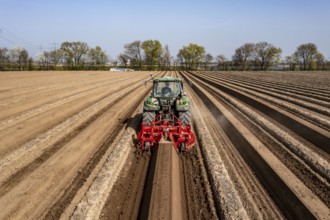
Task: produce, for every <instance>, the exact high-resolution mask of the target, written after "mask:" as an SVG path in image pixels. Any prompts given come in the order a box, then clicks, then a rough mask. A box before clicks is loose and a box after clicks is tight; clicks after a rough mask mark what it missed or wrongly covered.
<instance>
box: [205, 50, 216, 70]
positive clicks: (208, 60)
mask: <svg viewBox="0 0 330 220" xmlns="http://www.w3.org/2000/svg"><path fill="white" fill-rule="evenodd" d="M213 60H214V58H213V56H212V55H211V54H209V53H207V54H206V55H204V57H203V59H202V63H203V66H204V70H207V68H208V66H209V65H210V64H211V63H212V61H213Z"/></svg>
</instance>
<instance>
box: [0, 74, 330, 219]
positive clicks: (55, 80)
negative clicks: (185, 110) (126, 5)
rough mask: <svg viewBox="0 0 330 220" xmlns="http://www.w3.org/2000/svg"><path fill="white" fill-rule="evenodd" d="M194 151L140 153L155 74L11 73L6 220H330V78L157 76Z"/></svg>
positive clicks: (0, 107)
mask: <svg viewBox="0 0 330 220" xmlns="http://www.w3.org/2000/svg"><path fill="white" fill-rule="evenodd" d="M153 75H154V76H155V75H157V76H163V75H167V76H179V77H183V78H184V79H185V80H188V79H189V80H192V82H193V86H192V87H190V86H189V85H188V83H185V90H186V92H187V96H188V97H190V99H191V106H192V109H191V111H192V114H193V126H194V130H195V134H196V137H197V141H196V144H195V146H194V148H193V150H192V151H190V152H188V153H181V154H179V155H178V154H177V153H176V152H175V151H174V149H173V147H171V146H167V145H170V144H165V145H166V146H162V148H161V149H158V152H155V153H152V154H151V155H149V154H143V155H139V156H138V155H136V154H135V145H136V134H137V132H138V130H139V129H140V123H141V117H142V106H141V103H142V101H143V99H144V98H145V96H147V95H148V94H149V92H150V89H151V83H150V82H148V83H147V85H146V86H144V85H143V82H144V80H149V79H150V72H125V73H123V72H99V71H98V72H87V71H86V72H1V73H0V88H1V91H0V140H1V142H0V172H1V176H0V210H1V212H0V219H69V218H71V219H92V218H93V219H138V218H139V219H146V218H150V219H158V218H165V219H169V218H172V219H219V218H224V219H232V218H235V219H236V218H237V219H247V218H250V219H265V218H271V219H285V218H296V219H297V218H306V217H310V218H318V219H329V218H330V209H329V207H330V196H329V191H330V165H329V163H330V156H329V147H328V146H329V145H328V144H329V142H330V84H329V82H330V74H329V73H328V72H311V73H298V72H295V73H280V72H267V73H263V72H257V73H255V72H244V73H242V72H231V73H229V72H224V73H221V72H217V73H214V72H212V73H208V72H183V73H178V72H167V73H164V72H157V73H153Z"/></svg>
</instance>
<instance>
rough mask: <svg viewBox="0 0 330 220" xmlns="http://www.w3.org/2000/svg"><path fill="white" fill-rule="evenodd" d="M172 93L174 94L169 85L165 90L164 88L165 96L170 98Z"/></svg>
mask: <svg viewBox="0 0 330 220" xmlns="http://www.w3.org/2000/svg"><path fill="white" fill-rule="evenodd" d="M171 93H172V90H171V89H170V88H169V87H167V85H166V86H165V87H164V88H162V95H163V96H165V97H168V96H170V95H171Z"/></svg>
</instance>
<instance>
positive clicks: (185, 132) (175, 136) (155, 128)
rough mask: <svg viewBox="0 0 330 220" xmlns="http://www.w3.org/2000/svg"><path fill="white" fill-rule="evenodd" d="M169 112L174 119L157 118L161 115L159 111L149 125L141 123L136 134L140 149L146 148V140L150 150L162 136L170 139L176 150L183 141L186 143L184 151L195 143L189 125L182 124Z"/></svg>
mask: <svg viewBox="0 0 330 220" xmlns="http://www.w3.org/2000/svg"><path fill="white" fill-rule="evenodd" d="M170 114H171V115H172V117H173V118H174V120H169V119H163V120H159V119H160V117H161V116H162V113H161V114H159V115H158V116H157V117H156V118H155V120H154V121H153V122H152V125H151V126H147V125H144V123H142V126H141V131H140V132H139V134H138V136H137V139H138V142H139V148H140V149H139V150H140V151H145V150H146V149H145V144H146V143H148V142H149V144H150V145H149V147H150V149H151V150H154V149H156V148H157V147H158V144H159V141H160V140H161V139H162V138H163V137H164V138H165V139H168V138H169V139H170V140H171V142H172V143H173V146H174V148H175V150H176V151H179V148H180V147H181V145H182V144H184V143H185V144H186V146H185V151H189V150H190V149H191V148H192V146H193V145H194V143H195V135H194V133H193V132H192V130H191V125H187V126H184V125H182V122H181V121H180V120H179V119H178V118H177V117H176V116H175V115H174V114H173V113H170Z"/></svg>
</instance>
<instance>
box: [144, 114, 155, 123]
mask: <svg viewBox="0 0 330 220" xmlns="http://www.w3.org/2000/svg"><path fill="white" fill-rule="evenodd" d="M155 117H156V113H155V112H143V123H144V125H147V126H150V125H152V122H153V121H154V119H155Z"/></svg>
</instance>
